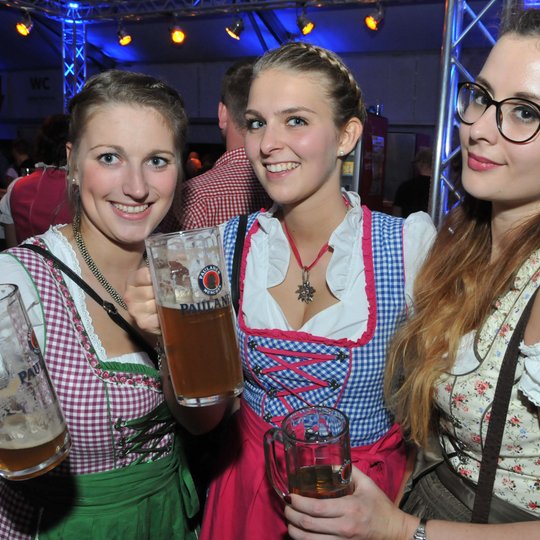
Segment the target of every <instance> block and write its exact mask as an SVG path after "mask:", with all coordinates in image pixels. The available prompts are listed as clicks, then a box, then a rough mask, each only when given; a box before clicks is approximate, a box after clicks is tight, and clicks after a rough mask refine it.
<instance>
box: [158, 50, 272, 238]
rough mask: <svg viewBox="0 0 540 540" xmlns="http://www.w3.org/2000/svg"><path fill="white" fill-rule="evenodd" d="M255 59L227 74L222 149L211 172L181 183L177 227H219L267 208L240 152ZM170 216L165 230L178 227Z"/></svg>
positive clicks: (221, 121)
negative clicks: (234, 218)
mask: <svg viewBox="0 0 540 540" xmlns="http://www.w3.org/2000/svg"><path fill="white" fill-rule="evenodd" d="M254 62H255V61H254V60H242V61H240V62H237V63H235V64H233V65H232V66H231V67H230V68H229V69H228V70H227V72H226V73H225V76H224V78H223V81H222V84H221V101H220V102H219V105H218V120H219V128H220V130H221V133H222V135H223V138H224V141H225V148H226V151H225V153H224V154H223V155H222V156H221V157H220V158H219V159H218V160H217V161H216V163H215V164H214V166H213V167H212V168H211V169H210V170H209V171H207V172H206V173H203V174H200V175H198V176H195V177H193V178H191V179H190V180H189V181H187V182H185V184H184V187H183V191H182V202H181V210H180V215H176V216H175V217H176V221H177V222H178V223H179V228H180V229H181V230H188V229H197V228H200V227H212V226H217V225H220V224H221V223H224V222H225V221H227V220H229V219H230V218H232V217H235V216H238V215H241V214H250V213H252V212H255V211H257V210H261V208H270V206H271V200H270V198H269V197H268V195H267V194H266V192H265V191H264V189H263V188H262V186H261V185H260V183H259V181H258V180H257V177H256V176H255V173H254V172H253V169H252V168H251V164H250V163H249V161H248V158H247V156H246V152H245V150H244V133H245V130H246V126H245V120H244V111H245V109H246V105H247V100H248V95H249V86H250V83H251V75H252V71H253V64H254ZM173 212H174V211H173ZM170 217H171V216H170V215H169V216H168V218H167V219H166V223H163V224H162V227H161V229H162V230H164V229H167V231H164V232H168V231H172V230H176V229H175V228H174V226H173V225H172V223H171V221H169V219H170Z"/></svg>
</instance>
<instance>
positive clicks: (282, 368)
mask: <svg viewBox="0 0 540 540" xmlns="http://www.w3.org/2000/svg"><path fill="white" fill-rule="evenodd" d="M257 350H258V351H259V352H261V353H263V354H265V355H266V356H267V357H268V358H270V359H272V360H273V361H274V362H275V363H276V365H274V366H271V367H264V368H263V367H255V368H253V372H254V373H255V375H257V376H260V375H265V376H266V377H268V378H269V379H270V380H272V381H273V382H274V384H276V385H277V386H280V387H281V388H282V390H277V389H272V390H269V392H268V395H269V396H270V397H276V398H277V399H279V400H280V401H281V402H282V403H283V404H284V405H285V406H286V407H287V406H288V404H287V400H286V398H287V396H294V397H295V398H297V399H298V400H300V401H302V402H303V403H305V404H306V405H321V403H311V402H309V401H308V399H307V398H306V396H305V394H306V393H308V392H311V391H313V390H319V389H321V388H327V387H331V388H333V389H335V388H337V387H339V383H338V382H337V381H335V380H334V379H330V380H327V379H322V378H320V377H317V376H315V375H312V374H309V373H305V372H304V371H303V370H302V368H304V367H307V366H313V365H316V364H323V363H326V362H334V361H335V360H336V357H335V355H331V354H318V353H309V352H305V351H301V352H296V351H286V354H287V356H291V357H295V358H298V357H301V358H303V360H300V361H297V362H294V363H292V362H288V361H287V360H285V359H284V358H283V357H282V355H283V353H284V352H285V351H282V350H279V349H270V348H267V347H257ZM282 372H292V373H294V374H295V375H297V376H299V377H301V378H302V379H305V380H306V383H307V384H305V385H304V386H299V385H298V381H294V387H289V386H287V384H286V383H285V381H284V380H283V379H280V378H278V377H277V376H276V375H279V373H282ZM284 418H285V416H283V415H281V416H272V415H271V414H270V413H266V414H265V415H264V420H265V421H266V422H272V423H275V424H279V423H281V421H282V420H283V419H284Z"/></svg>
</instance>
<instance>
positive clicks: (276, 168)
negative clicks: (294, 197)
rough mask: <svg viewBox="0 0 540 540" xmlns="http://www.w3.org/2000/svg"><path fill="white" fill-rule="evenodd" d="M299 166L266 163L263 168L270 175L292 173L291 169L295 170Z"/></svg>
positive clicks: (296, 164)
mask: <svg viewBox="0 0 540 540" xmlns="http://www.w3.org/2000/svg"><path fill="white" fill-rule="evenodd" d="M299 166H300V165H299V164H298V163H292V162H288V163H267V164H266V165H265V168H266V170H267V171H269V172H272V173H278V172H283V171H292V170H293V169H296V168H297V167H299Z"/></svg>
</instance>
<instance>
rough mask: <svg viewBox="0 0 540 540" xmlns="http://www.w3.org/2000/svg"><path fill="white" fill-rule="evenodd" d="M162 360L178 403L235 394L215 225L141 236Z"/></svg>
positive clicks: (238, 375) (232, 332)
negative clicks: (162, 353)
mask: <svg viewBox="0 0 540 540" xmlns="http://www.w3.org/2000/svg"><path fill="white" fill-rule="evenodd" d="M146 247H147V251H148V261H149V264H150V273H151V275H152V284H153V287H154V292H155V296H156V303H157V310H158V316H159V321H160V325H161V332H162V336H163V344H164V348H165V355H166V357H167V365H168V367H169V372H170V376H171V381H172V385H173V388H174V391H175V394H176V400H177V401H178V403H180V404H181V405H185V406H188V407H200V406H206V405H212V404H215V403H218V402H220V401H223V400H225V399H229V398H231V397H234V396H237V395H239V394H240V392H241V391H242V388H243V377H242V366H241V362H240V354H239V351H238V343H237V339H236V327H235V317H234V311H233V308H232V304H231V293H230V287H229V282H228V279H227V272H226V268H225V258H224V255H223V248H222V245H221V236H220V232H219V229H218V228H217V227H209V228H204V229H194V230H191V231H180V232H176V233H168V234H158V235H152V236H150V237H149V238H148V239H147V240H146Z"/></svg>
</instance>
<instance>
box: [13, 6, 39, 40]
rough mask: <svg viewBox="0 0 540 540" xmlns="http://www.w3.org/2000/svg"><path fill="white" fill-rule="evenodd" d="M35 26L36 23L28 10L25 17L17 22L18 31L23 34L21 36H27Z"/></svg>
mask: <svg viewBox="0 0 540 540" xmlns="http://www.w3.org/2000/svg"><path fill="white" fill-rule="evenodd" d="M33 26H34V23H33V22H32V18H31V17H30V13H28V11H25V12H24V15H23V18H22V19H21V20H20V21H18V22H17V24H16V25H15V28H16V29H17V32H19V34H21V36H27V35H29V34H30V32H31V31H32V27H33Z"/></svg>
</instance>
